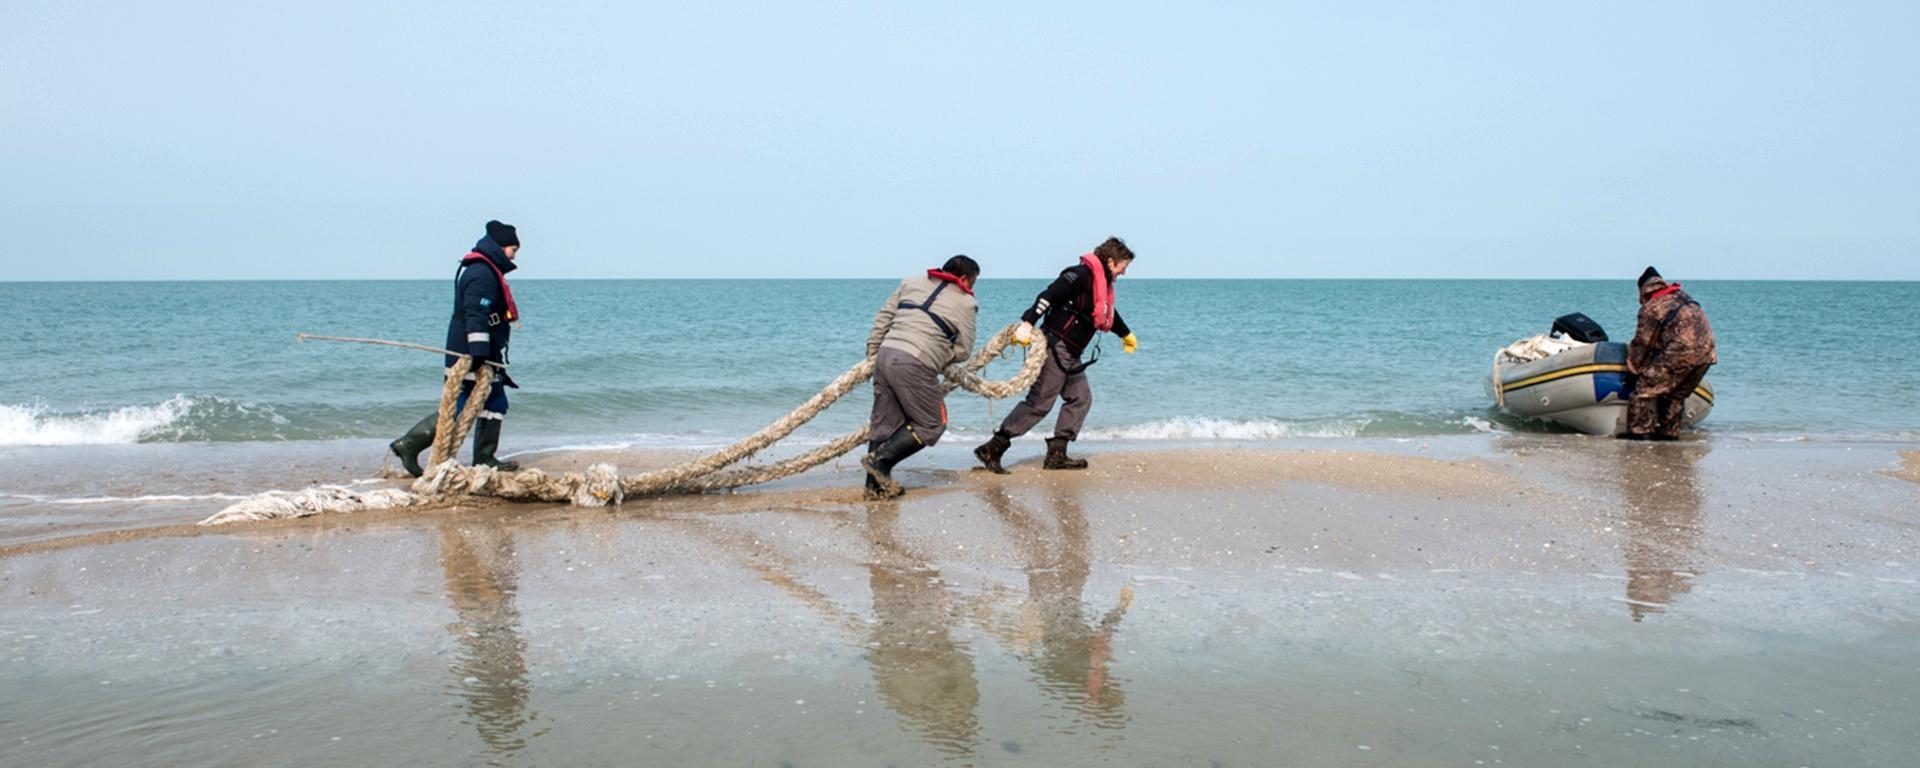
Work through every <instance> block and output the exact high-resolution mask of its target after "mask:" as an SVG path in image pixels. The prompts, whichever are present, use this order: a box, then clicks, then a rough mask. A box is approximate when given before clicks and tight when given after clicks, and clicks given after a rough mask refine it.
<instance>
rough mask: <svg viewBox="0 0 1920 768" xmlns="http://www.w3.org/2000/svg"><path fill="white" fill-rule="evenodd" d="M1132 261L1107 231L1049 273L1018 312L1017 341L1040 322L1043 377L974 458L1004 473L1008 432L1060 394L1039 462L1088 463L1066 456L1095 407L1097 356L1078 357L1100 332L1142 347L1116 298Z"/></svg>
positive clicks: (1036, 418)
mask: <svg viewBox="0 0 1920 768" xmlns="http://www.w3.org/2000/svg"><path fill="white" fill-rule="evenodd" d="M1132 263H1133V251H1132V250H1131V249H1129V248H1127V244H1126V242H1124V241H1122V240H1121V239H1120V238H1117V237H1109V238H1107V241H1106V242H1104V243H1101V244H1100V247H1098V248H1095V249H1093V253H1089V254H1086V255H1084V256H1081V257H1080V261H1079V263H1077V264H1074V265H1073V266H1071V267H1068V268H1066V269H1065V270H1064V271H1062V272H1061V273H1060V276H1059V277H1057V278H1054V281H1053V283H1052V284H1051V285H1048V286H1047V288H1046V290H1044V291H1041V292H1040V295H1039V296H1036V297H1034V300H1033V305H1032V306H1029V307H1028V308H1027V311H1026V312H1025V313H1022V314H1021V315H1020V327H1019V328H1018V329H1016V330H1015V331H1014V337H1013V340H1014V343H1015V344H1020V345H1022V346H1025V345H1027V344H1029V343H1032V341H1033V330H1034V325H1035V324H1039V326H1040V332H1041V334H1042V335H1043V336H1044V337H1045V338H1044V343H1045V344H1046V345H1047V350H1048V352H1049V353H1050V359H1048V360H1047V365H1046V367H1044V368H1042V369H1040V378H1038V379H1036V380H1034V382H1033V389H1030V390H1028V391H1027V398H1026V399H1025V400H1022V401H1021V402H1020V404H1019V405H1016V406H1014V407H1013V410H1012V411H1011V412H1009V413H1008V414H1007V418H1006V420H1004V421H1002V422H1001V423H1000V428H999V429H996V430H994V432H993V437H992V438H991V439H989V440H987V442H985V443H982V444H981V445H980V446H979V447H978V448H975V449H973V455H974V457H975V458H978V459H979V460H980V463H981V464H982V465H984V466H986V468H987V469H989V470H992V471H994V472H998V473H1001V474H1005V473H1006V471H1007V470H1006V469H1005V468H1004V467H1002V466H1001V465H1000V459H1001V457H1003V456H1005V455H1006V453H1007V448H1008V447H1009V446H1011V445H1012V440H1013V438H1016V437H1019V436H1021V435H1024V434H1026V433H1027V430H1030V429H1033V427H1034V425H1036V424H1039V423H1040V420H1041V419H1043V418H1046V415H1047V412H1048V411H1051V410H1053V401H1054V400H1055V399H1059V400H1060V401H1061V405H1060V417H1059V418H1058V419H1056V420H1054V423H1053V437H1051V438H1048V439H1047V458H1046V460H1045V461H1044V462H1042V463H1041V467H1042V468H1045V469H1086V468H1087V462H1086V461H1085V460H1084V459H1076V458H1073V457H1071V456H1068V455H1067V444H1068V443H1071V442H1073V441H1074V439H1075V438H1077V437H1079V436H1080V427H1081V426H1082V425H1084V424H1085V423H1086V421H1087V412H1088V411H1090V410H1092V408H1093V390H1092V389H1091V388H1090V387H1089V386H1088V385H1087V374H1086V370H1087V366H1090V365H1093V364H1094V362H1095V361H1097V360H1098V359H1099V358H1098V356H1096V357H1095V358H1094V360H1088V361H1086V362H1084V363H1083V362H1081V361H1080V355H1081V354H1082V353H1083V352H1085V351H1086V349H1087V345H1089V344H1091V343H1093V338H1094V334H1096V333H1100V332H1109V333H1112V334H1114V335H1116V336H1119V337H1120V347H1121V349H1122V350H1124V351H1126V353H1127V354H1133V352H1134V350H1136V349H1138V348H1139V346H1140V340H1139V339H1138V338H1136V337H1135V336H1134V335H1133V331H1132V330H1131V329H1129V328H1128V327H1127V321H1125V320H1122V319H1121V318H1120V312H1119V310H1118V309H1116V308H1115V306H1114V301H1113V288H1114V281H1115V280H1118V279H1119V278H1120V276H1121V275H1124V274H1126V273H1127V267H1128V266H1129V265H1131V264H1132Z"/></svg>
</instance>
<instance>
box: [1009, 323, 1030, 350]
mask: <svg viewBox="0 0 1920 768" xmlns="http://www.w3.org/2000/svg"><path fill="white" fill-rule="evenodd" d="M1013 343H1015V344H1018V345H1020V346H1023V347H1024V346H1026V345H1028V344H1032V343H1033V323H1021V324H1020V327H1018V328H1015V329H1013Z"/></svg>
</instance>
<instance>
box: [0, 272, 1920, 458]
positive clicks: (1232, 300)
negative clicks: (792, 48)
mask: <svg viewBox="0 0 1920 768" xmlns="http://www.w3.org/2000/svg"><path fill="white" fill-rule="evenodd" d="M893 284H894V281H892V280H537V279H528V280H520V281H517V282H516V283H515V287H516V289H517V290H516V298H517V299H518V300H519V302H520V305H521V308H522V311H523V314H524V316H525V317H524V321H523V325H522V327H520V328H519V329H517V330H516V331H515V332H514V338H513V346H512V363H513V365H512V370H513V375H514V378H515V379H516V380H517V381H518V382H519V383H520V384H521V388H520V389H517V390H513V391H512V392H511V399H512V405H511V409H510V412H509V416H508V421H507V428H506V434H507V437H506V439H505V440H504V441H503V449H504V450H506V451H507V452H509V453H511V452H515V451H528V450H553V449H568V448H589V447H591V448H630V447H663V448H699V447H704V446H710V445H718V444H722V443H725V442H727V441H728V440H731V439H733V438H737V437H740V436H743V435H746V434H749V433H751V432H752V431H754V430H755V429H758V428H759V427H761V426H763V425H765V424H766V423H768V422H770V421H772V420H773V419H775V418H778V417H779V416H780V415H782V414H784V413H786V412H787V411H789V410H790V409H792V408H793V407H795V406H796V405H798V404H799V403H801V402H802V401H804V400H805V399H806V398H807V397H808V396H810V395H812V394H813V393H814V392H816V391H818V389H819V388H820V387H821V386H822V385H824V384H825V383H827V382H828V381H830V380H831V379H832V378H833V377H834V376H836V375H838V374H839V373H840V372H842V371H844V370H845V369H846V368H848V367H849V366H852V365H854V364H855V363H857V362H859V360H860V359H861V356H862V354H863V352H864V344H865V341H866V337H867V331H868V328H869V325H870V323H871V320H872V316H873V313H874V311H875V310H876V309H877V308H878V307H879V305H880V304H881V303H882V302H883V301H884V299H885V298H886V297H887V295H888V293H889V291H890V290H891V288H892V287H893ZM1043 285H1044V281H1040V280H993V279H988V280H983V281H981V283H980V285H979V287H978V288H979V289H978V298H979V300H980V303H981V311H980V328H981V336H982V338H985V337H987V336H988V335H989V334H991V333H992V332H994V331H995V330H997V329H999V328H1001V327H1003V325H1004V324H1006V323H1010V322H1015V321H1017V320H1018V316H1019V313H1020V312H1021V310H1022V309H1024V308H1025V307H1026V306H1027V304H1028V303H1029V302H1030V301H1032V299H1033V297H1034V295H1035V294H1036V293H1037V292H1038V291H1039V290H1040V288H1041V287H1042V286H1043ZM1687 289H1688V290H1689V291H1690V292H1691V293H1692V294H1693V295H1694V297H1695V298H1697V299H1698V300H1699V301H1700V302H1701V303H1702V305H1703V306H1704V307H1705V309H1706V311H1707V314H1708V316H1709V318H1710V319H1711V322H1712V324H1713V327H1714V330H1715V333H1716V336H1717V338H1718V343H1719V350H1720V360H1721V362H1720V364H1719V365H1718V366H1716V367H1715V368H1714V369H1713V370H1712V373H1711V375H1710V380H1711V381H1712V383H1713V385H1714V387H1715V390H1716V392H1717V393H1718V400H1717V404H1716V406H1715V410H1714V411H1713V413H1712V415H1711V417H1710V418H1709V419H1708V420H1707V421H1706V422H1705V423H1704V424H1703V425H1702V431H1703V433H1704V434H1705V435H1707V436H1708V437H1709V439H1741V440H1822V439H1869V440H1895V441H1899V440H1913V439H1915V438H1916V436H1920V358H1917V357H1916V356H1914V355H1912V354H1911V353H1910V350H1911V349H1912V347H1913V343H1914V342H1913V339H1914V338H1915V336H1916V335H1920V319H1916V316H1915V308H1916V307H1920V283H1912V282H1747V281H1700V282H1688V283H1687ZM0 302H4V305H5V306H7V307H9V308H11V310H12V312H13V313H14V315H15V317H16V319H17V320H18V322H16V323H15V326H14V327H15V330H14V332H13V333H10V334H6V335H4V336H0V361H4V362H3V363H0V365H3V366H4V371H5V373H4V375H0V450H3V451H7V452H8V453H12V454H14V455H16V456H18V455H20V452H22V451H27V452H32V451H55V450H59V449H61V448H64V447H70V446H79V445H138V446H163V445H169V444H183V443H189V444H190V443H273V442H287V441H310V442H311V441H319V442H325V441H361V442H364V441H365V440H368V439H372V438H383V439H391V438H392V437H394V436H397V435H398V434H400V433H401V432H402V431H404V430H405V429H406V428H407V426H409V425H411V424H412V423H413V422H414V421H416V420H418V419H419V418H420V417H422V416H424V415H426V414H428V413H430V412H432V411H433V409H434V407H435V404H436V402H437V398H438V395H439V389H440V376H441V363H440V360H439V358H437V357H436V356H434V355H432V354H428V353H422V352H416V351H408V350H399V349H393V348H387V347H375V346H365V345H348V344H338V343H325V342H299V341H296V339H295V336H296V334H299V333H309V334H323V335H335V336H349V337H371V338H383V339H392V340H398V341H405V342H412V343H418V344H426V345H431V346H436V347H438V346H441V344H442V342H443V340H444V338H445V329H446V324H447V318H448V316H449V315H450V313H451V311H452V302H453V299H452V290H451V287H450V285H449V284H448V283H446V282H445V281H378V282H372V281H369V282H355V281H310V282H66V283H5V284H0ZM1118 305H1119V307H1120V311H1121V314H1122V316H1123V317H1124V318H1125V319H1126V320H1127V322H1128V324H1129V325H1130V326H1132V328H1133V329H1134V330H1135V332H1136V333H1137V334H1138V336H1139V338H1140V349H1139V352H1138V353H1137V354H1132V355H1127V354H1122V352H1121V350H1120V344H1119V341H1118V340H1117V339H1114V338H1112V337H1110V336H1109V337H1105V339H1104V341H1103V342H1102V343H1101V344H1100V348H1099V352H1100V355H1101V357H1100V362H1099V363H1098V364H1096V365H1095V366H1094V367H1092V368H1090V369H1089V370H1088V374H1089V376H1090V378H1091V379H1092V383H1093V391H1094V405H1093V412H1092V416H1091V418H1090V419H1089V423H1088V430H1087V433H1086V434H1085V436H1084V439H1085V440H1087V441H1089V442H1094V441H1117V442H1149V441H1182V442H1212V441H1246V440H1272V439H1282V438H1284V439H1311V438H1352V437H1369V438H1375V437H1377V438H1419V437H1423V436H1429V435H1449V434H1472V433H1486V432H1503V431H1522V432H1524V431H1552V430H1553V428H1552V427H1551V426H1549V425H1545V424H1539V423H1529V422H1526V421H1523V420H1517V419H1513V418H1510V417H1507V416H1505V415H1504V414H1502V413H1500V412H1499V411H1498V410H1497V409H1495V408H1494V407H1493V405H1492V402H1491V400H1490V397H1489V395H1488V394H1487V389H1486V380H1487V378H1488V375H1489V370H1490V363H1491V359H1492V355H1493V353H1494V351H1495V350H1497V349H1499V348H1500V347H1502V346H1503V345H1505V344H1507V343H1509V342H1512V341H1514V340H1516V339H1518V338H1522V337H1525V336H1529V335H1532V334H1536V333H1540V332H1543V331H1545V330H1547V329H1548V327H1549V326H1550V324H1551V323H1552V321H1553V319H1554V318H1555V317H1557V316H1559V315H1563V314H1566V313H1570V312H1583V313H1586V314H1587V315H1589V316H1591V317H1592V318H1594V319H1595V320H1597V321H1599V322H1600V323H1601V325H1602V326H1604V327H1605V328H1606V329H1607V330H1608V333H1609V335H1610V336H1611V337H1612V338H1614V339H1616V340H1625V339H1627V338H1629V337H1631V335H1632V331H1633V322H1634V310H1635V306H1636V304H1635V291H1634V287H1633V284H1632V283H1631V281H1629V280H1616V281H1531V280H1510V281H1440V280H1407V281H1399V280H1360V281H1346V280H1156V279H1123V280H1122V281H1121V284H1120V286H1119V291H1118ZM1015 367H1016V363H1015V362H1014V361H1013V360H1011V359H1009V360H1005V361H1002V362H1000V363H997V364H996V365H995V366H994V367H993V368H990V369H989V374H990V375H993V376H995V377H1002V376H1008V375H1011V374H1012V372H1013V371H1014V369H1015ZM1010 405H1011V402H999V403H989V402H987V401H984V400H981V399H980V398H977V397H974V396H972V395H968V394H965V393H960V394H956V395H954V396H953V397H951V398H950V399H949V403H948V407H949V410H950V413H951V418H952V421H953V430H954V431H953V432H952V434H953V435H955V436H956V437H955V439H973V438H978V437H981V436H984V435H985V434H986V433H987V432H989V431H991V430H992V428H993V427H994V425H995V424H996V423H997V420H998V419H999V418H1000V417H1002V416H1004V415H1005V413H1006V410H1007V408H1008V406H1010ZM866 407H867V400H866V398H865V397H864V396H861V393H856V395H855V396H853V397H849V398H847V399H846V400H844V401H842V403H841V404H839V405H838V406H836V407H835V408H833V409H832V410H830V411H828V412H827V414H826V415H824V416H823V417H821V418H820V419H818V420H816V421H815V422H814V423H812V424H810V425H808V426H807V427H806V428H805V429H803V430H802V431H801V432H800V433H799V434H798V435H797V436H796V441H797V442H799V443H806V442H809V441H812V442H814V443H818V442H820V441H823V440H825V439H828V438H829V437H830V436H831V435H834V434H838V433H841V432H844V431H846V430H848V429H850V428H853V427H856V426H858V424H859V423H860V422H861V420H862V419H863V418H864V415H865V410H866Z"/></svg>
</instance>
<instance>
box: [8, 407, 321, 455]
mask: <svg viewBox="0 0 1920 768" xmlns="http://www.w3.org/2000/svg"><path fill="white" fill-rule="evenodd" d="M287 424H288V422H287V420H286V419H285V418H282V417H281V416H280V415H279V414H278V413H275V412H274V410H273V407H272V406H267V405H257V404H253V403H246V402H241V401H237V400H229V399H227V398H223V397H199V396H189V395H184V394H181V395H174V396H173V397H171V398H168V399H166V400H165V401H162V402H159V403H155V404H153V405H127V406H120V407H118V408H101V409H90V410H79V411H56V410H54V409H53V408H51V407H49V406H47V405H46V404H45V403H42V402H35V403H31V404H24V405H0V447H9V446H60V445H128V444H132V443H140V442H197V441H208V440H284V439H287V438H288V437H289V435H287V434H285V430H286V427H287Z"/></svg>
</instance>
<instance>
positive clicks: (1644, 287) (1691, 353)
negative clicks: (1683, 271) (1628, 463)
mask: <svg viewBox="0 0 1920 768" xmlns="http://www.w3.org/2000/svg"><path fill="white" fill-rule="evenodd" d="M1718 362H1720V355H1719V353H1718V352H1716V351H1715V350H1714V345H1713V328H1712V327H1711V326H1709V325H1707V313H1706V312H1705V311H1702V310H1701V309H1700V302H1697V301H1694V300H1693V297H1692V296H1688V295H1687V292H1686V291H1683V290H1680V284H1679V283H1673V284H1668V283H1667V281H1666V280H1665V279H1663V278H1661V277H1660V273H1659V272H1658V271H1655V270H1654V268H1653V267H1647V271H1645V272H1642V273H1640V318H1639V323H1638V325H1637V326H1636V327H1635V329H1634V333H1633V341H1632V342H1631V343H1629V344H1628V345H1627V371H1628V372H1629V373H1631V374H1633V379H1634V383H1633V387H1632V394H1631V395H1630V399H1628V401H1627V431H1626V432H1624V433H1622V434H1621V435H1620V437H1622V438H1624V439H1627V440H1675V439H1678V438H1679V437H1680V426H1681V425H1682V424H1683V423H1685V422H1686V418H1687V397H1688V396H1690V395H1692V394H1693V390H1694V388H1696V387H1698V386H1700V380H1701V379H1704V378H1706V376H1707V369H1708V368H1711V367H1713V364H1714V363H1718Z"/></svg>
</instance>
